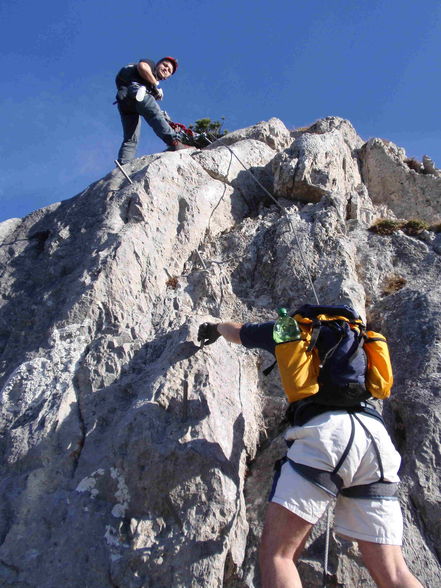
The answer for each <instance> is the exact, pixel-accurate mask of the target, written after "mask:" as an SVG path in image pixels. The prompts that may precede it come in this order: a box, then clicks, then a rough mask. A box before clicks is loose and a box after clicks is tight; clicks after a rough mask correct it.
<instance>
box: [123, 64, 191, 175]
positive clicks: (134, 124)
mask: <svg viewBox="0 0 441 588" xmlns="http://www.w3.org/2000/svg"><path fill="white" fill-rule="evenodd" d="M177 69H178V62H177V60H176V59H175V58H174V57H163V58H162V59H160V60H159V61H158V63H155V62H154V61H152V60H151V59H141V60H140V61H139V62H138V63H136V64H135V63H132V64H130V65H127V66H125V67H123V68H122V69H121V70H120V71H119V72H118V74H117V76H116V79H115V83H116V87H117V89H118V92H117V95H116V102H117V104H118V110H119V114H120V116H121V122H122V126H123V133H124V139H123V142H122V143H121V147H120V149H119V152H118V161H119V163H120V164H121V165H124V164H125V163H127V162H128V161H130V160H132V159H133V158H134V157H135V155H136V149H137V147H138V141H139V137H140V134H141V118H140V117H141V116H142V117H143V118H144V119H145V121H146V122H147V123H148V124H149V125H150V126H151V127H152V129H153V130H154V132H155V133H156V135H157V136H158V137H159V138H160V139H162V140H163V141H164V143H166V144H167V145H168V147H169V149H168V150H169V151H177V150H178V149H186V148H187V145H184V144H183V143H181V142H180V141H179V140H178V136H177V134H176V133H175V131H174V130H173V129H172V128H171V127H170V125H169V124H168V122H167V120H166V119H165V117H164V114H163V112H162V110H161V109H160V108H159V106H158V104H157V101H158V100H162V98H163V96H164V92H163V90H162V88H160V87H159V82H160V81H162V80H167V79H168V78H169V77H171V76H172V75H173V74H174V73H176V70H177Z"/></svg>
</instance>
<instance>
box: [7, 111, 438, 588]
mask: <svg viewBox="0 0 441 588" xmlns="http://www.w3.org/2000/svg"><path fill="white" fill-rule="evenodd" d="M279 123H280V121H278V122H277V121H276V119H271V121H268V123H259V125H256V126H255V127H251V128H250V129H243V130H241V131H237V132H236V135H235V136H234V137H233V141H232V142H231V143H228V145H231V149H232V150H233V151H234V153H236V155H237V156H238V157H239V158H240V160H241V161H243V162H244V163H245V167H246V168H247V169H249V170H251V171H252V172H253V174H254V175H255V177H256V179H258V180H259V182H260V183H261V184H262V185H263V186H264V187H265V188H266V189H270V188H271V186H272V185H273V183H274V185H276V186H279V188H278V191H277V196H278V198H279V200H278V206H277V205H276V204H275V203H274V201H272V200H270V199H269V198H268V196H267V194H266V193H265V191H264V190H263V189H262V187H261V186H260V185H259V184H258V183H257V182H256V181H255V180H254V179H253V178H250V176H249V174H248V172H246V171H244V169H243V167H242V166H241V164H240V163H239V162H238V160H237V159H236V158H235V157H234V156H232V155H231V152H230V151H229V150H228V149H226V148H225V146H222V145H221V144H220V143H217V144H213V146H212V147H210V149H208V150H204V151H196V150H188V151H181V152H176V153H163V154H155V155H151V156H147V157H142V158H139V159H137V160H135V161H133V162H132V163H130V164H128V165H127V166H126V169H127V171H128V173H129V174H130V176H131V178H132V180H133V182H134V183H133V184H132V185H131V184H129V183H128V182H127V180H126V179H125V178H124V177H123V175H122V174H121V173H120V172H119V171H118V170H115V171H113V172H111V173H110V174H108V176H106V177H105V178H103V179H101V180H100V181H98V182H96V183H95V184H93V185H92V186H90V187H89V188H87V189H86V190H85V191H84V192H82V193H81V194H80V195H78V196H76V197H75V198H72V199H70V200H67V201H65V202H61V203H57V204H54V205H52V206H50V207H47V208H45V209H42V210H39V211H36V212H35V213H32V214H31V215H29V216H28V217H25V218H24V219H11V220H10V221H6V223H2V224H1V225H0V236H1V240H0V241H1V242H0V245H1V246H0V267H1V272H2V282H1V298H0V354H1V355H0V369H1V372H0V453H1V460H0V496H1V499H0V584H1V585H2V586H10V587H23V588H24V587H26V588H37V587H38V588H53V587H55V586H62V585H65V586H68V587H78V588H79V587H83V586H88V587H90V588H104V587H106V586H109V587H111V586H120V587H121V588H135V587H142V588H144V587H149V586H151V587H155V588H158V587H159V588H161V587H164V588H168V587H169V586H174V587H175V586H176V587H190V586H191V587H199V586H222V585H223V586H228V587H231V588H233V587H236V588H238V587H241V588H244V587H246V586H248V587H250V588H251V587H256V588H257V586H258V585H259V577H258V571H257V569H256V550H257V545H258V542H259V537H260V533H261V529H262V522H263V516H264V510H265V503H266V496H267V493H268V491H269V488H270V485H271V478H272V464H273V463H274V461H275V459H277V458H278V457H280V456H281V455H283V452H284V443H283V440H282V437H281V433H282V431H283V428H282V425H281V422H280V421H281V415H282V413H283V411H284V407H285V400H284V397H283V393H282V391H281V388H280V383H279V380H278V376H277V374H276V373H275V372H273V374H271V376H270V377H269V378H263V377H262V374H261V366H262V364H263V365H267V364H269V363H270V361H271V358H270V357H269V356H267V355H266V354H265V353H258V352H255V351H247V350H245V349H244V348H242V347H240V346H234V345H230V344H228V343H226V342H225V341H224V340H219V341H217V342H216V343H215V344H214V345H212V346H207V347H205V348H204V349H200V348H199V347H198V345H197V344H196V343H195V341H196V333H197V328H198V325H199V324H200V323H201V322H204V321H205V320H228V319H235V320H239V321H246V320H255V321H258V320H265V319H267V318H269V317H272V316H273V314H274V309H275V308H277V307H278V306H280V305H284V306H288V307H290V308H294V307H296V306H299V305H300V304H302V303H304V302H311V301H313V294H312V290H311V281H312V283H313V285H314V288H315V290H316V292H317V294H318V296H319V298H320V300H321V302H323V303H324V304H327V303H329V304H332V303H338V302H340V303H349V304H352V305H353V306H355V307H356V308H357V309H358V310H359V311H360V312H361V313H362V314H363V315H366V317H367V319H368V320H369V321H371V322H372V324H373V325H374V327H375V328H378V330H381V331H382V332H384V334H385V335H386V336H387V337H388V340H389V343H390V347H391V353H392V358H393V363H394V369H395V382H396V383H395V388H394V394H393V396H392V398H391V400H389V401H385V402H384V411H383V412H384V416H385V418H386V421H387V425H388V427H389V430H390V431H391V434H392V435H393V438H394V439H395V442H396V444H397V446H398V448H399V450H400V452H401V455H402V456H403V469H402V475H403V485H402V490H401V500H402V506H403V511H404V514H405V533H406V542H405V546H404V549H405V554H406V557H407V560H408V562H409V564H410V566H411V568H412V570H413V571H414V572H415V573H416V574H417V575H418V577H419V578H420V579H421V581H422V583H423V584H424V585H426V586H436V585H437V583H438V580H439V557H440V555H441V537H440V525H439V521H440V511H439V504H440V496H439V488H440V480H439V467H437V464H439V462H440V419H439V411H440V394H439V371H440V367H441V365H440V361H441V360H440V357H441V355H440V344H439V341H440V340H441V331H440V329H441V326H440V325H441V321H440V315H441V308H440V306H441V303H440V296H439V288H438V282H439V275H440V270H441V267H440V264H441V261H440V251H441V246H440V244H439V236H438V235H437V236H436V237H433V238H426V239H425V240H422V239H419V238H414V237H409V236H407V235H405V234H404V233H403V232H401V231H399V232H397V233H394V234H393V235H391V236H387V237H382V236H379V235H376V234H374V233H371V232H369V231H368V230H367V228H368V226H369V223H370V222H371V220H372V218H374V217H375V216H377V215H379V214H381V213H382V212H384V211H387V210H389V213H390V214H392V213H391V212H390V211H391V210H393V209H394V208H395V201H394V199H393V198H392V199H390V198H388V197H386V195H384V197H380V196H378V192H377V191H376V185H374V187H372V182H370V181H369V182H368V181H366V174H363V175H362V176H360V174H359V173H358V171H357V161H358V159H357V158H358V157H359V149H360V146H361V140H360V139H359V138H358V137H357V135H356V132H355V131H354V129H353V128H352V126H351V125H350V123H349V122H347V121H343V120H342V119H337V118H335V117H329V118H328V119H324V120H323V121H318V122H317V123H316V124H315V125H314V126H313V128H312V130H311V128H310V129H308V130H307V131H305V132H303V133H301V134H298V135H297V136H296V137H294V139H295V142H294V145H293V146H292V148H289V149H287V148H288V146H289V145H290V144H291V143H290V142H292V140H293V137H291V136H290V135H289V132H288V131H287V130H286V129H285V131H286V132H285V131H284V130H283V128H284V127H283V125H282V123H280V124H279ZM282 127H283V128H282ZM287 133H288V135H289V139H288V135H287ZM231 135H233V133H232V134H231ZM231 135H229V137H230V139H231ZM272 135H274V136H273V137H272ZM271 137H272V138H271ZM331 146H332V151H330V147H331ZM380 147H381V148H380ZM380 147H378V149H380V151H381V150H384V146H380ZM371 148H372V149H374V147H372V146H371V147H369V148H366V150H369V149H371ZM375 149H377V147H375ZM284 150H285V151H284ZM327 153H328V155H326V154H327ZM394 153H395V155H394V156H393V157H392V156H390V157H389V159H390V160H391V161H392V163H393V165H396V166H397V167H399V168H400V169H401V163H400V161H401V159H400V158H401V154H400V152H399V151H397V150H395V151H394ZM370 156H371V155H366V154H364V155H363V156H362V157H363V158H365V159H364V163H363V165H365V166H368V167H369V166H371V164H372V160H370V162H369V161H368V160H369V157H370ZM395 156H396V159H394V157H395ZM294 159H297V160H298V163H296V164H295V165H294V166H293V165H291V163H290V162H292V161H294ZM391 161H389V163H388V164H387V165H391V166H392V163H391ZM343 162H345V164H344V165H343ZM372 165H373V164H372ZM387 165H386V164H385V166H386V167H385V168H384V170H383V173H384V174H386V173H388V172H387V170H388V169H389V168H388V167H387ZM298 166H300V167H298ZM297 167H298V173H299V174H300V175H298V176H297V175H296V174H297V171H296V169H297ZM369 169H371V170H372V169H374V168H373V167H370V168H369ZM273 170H274V171H273ZM289 170H291V171H292V173H293V174H294V177H295V179H294V181H291V180H289V173H290V172H289ZM300 170H301V171H300ZM401 172H402V173H403V175H402V179H403V182H407V183H406V184H405V189H406V190H409V191H411V190H414V189H415V181H414V180H415V178H414V175H413V173H412V172H410V171H409V172H407V171H406V170H404V168H403V169H401V171H400V173H401ZM390 173H391V175H392V176H393V177H395V175H394V174H395V171H394V170H392V171H391V172H390ZM369 177H371V176H369ZM400 177H401V176H400ZM421 177H422V178H423V180H425V181H427V180H431V177H430V176H421ZM334 180H335V182H334ZM434 180H435V179H434V178H432V181H434ZM290 181H291V185H295V184H296V183H297V182H298V181H299V182H300V184H301V185H302V186H309V189H310V192H309V194H310V196H311V197H307V198H306V197H305V198H303V197H300V196H299V194H300V192H301V191H300V190H299V191H297V188H295V189H292V190H290V189H288V186H289V182H290ZM382 181H383V183H387V181H388V180H387V179H386V178H383V180H382ZM391 181H392V180H391ZM427 185H428V186H429V184H427ZM430 185H431V186H434V187H435V188H434V192H433V193H432V192H430V193H429V192H426V196H427V199H426V201H424V200H423V199H422V198H421V199H420V200H419V207H420V212H421V214H420V215H419V216H420V218H422V217H423V216H422V215H423V214H427V215H429V209H430V211H432V214H433V208H432V205H433V203H434V202H436V198H437V196H436V194H437V192H436V189H437V188H436V186H437V184H430ZM427 189H429V188H427ZM371 190H372V191H373V194H372V193H371ZM318 196H320V197H318ZM373 201H374V202H373ZM412 206H413V205H412V204H409V208H404V204H403V208H400V210H402V212H403V214H402V216H403V217H404V218H409V215H410V214H411V213H412V216H413V209H412ZM397 210H398V209H397ZM400 215H401V212H400ZM288 221H289V222H288ZM299 248H301V249H302V253H303V256H301V255H300V251H299ZM324 529H325V522H324V521H321V522H320V524H319V525H317V527H316V528H315V530H314V533H313V535H312V537H311V540H310V542H309V544H308V546H307V550H306V552H305V554H304V557H303V558H302V561H301V563H300V566H299V567H300V573H301V575H302V578H303V580H304V583H305V585H318V584H319V583H320V581H321V569H322V562H323V557H324V553H323V545H324V540H323V533H324ZM330 569H331V572H332V574H333V576H334V579H335V582H337V583H339V585H341V586H345V587H347V588H355V586H359V585H361V584H363V585H364V586H373V582H372V580H370V578H369V576H368V574H367V572H366V570H365V569H364V568H363V567H362V566H361V563H360V557H359V554H358V553H357V551H356V549H355V548H354V546H353V545H352V543H345V542H343V541H341V540H337V539H332V540H331V547H330Z"/></svg>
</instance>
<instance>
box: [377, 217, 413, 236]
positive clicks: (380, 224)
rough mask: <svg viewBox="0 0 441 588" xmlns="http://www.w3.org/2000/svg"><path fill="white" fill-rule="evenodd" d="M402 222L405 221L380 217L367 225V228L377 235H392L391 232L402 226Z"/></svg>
mask: <svg viewBox="0 0 441 588" xmlns="http://www.w3.org/2000/svg"><path fill="white" fill-rule="evenodd" d="M404 222H405V221H399V220H392V219H389V218H382V219H380V220H378V221H377V222H376V223H374V224H373V225H372V226H371V227H369V230H370V231H372V232H373V233H376V234H377V235H392V233H396V232H397V231H399V230H400V229H401V228H402V226H403V225H404Z"/></svg>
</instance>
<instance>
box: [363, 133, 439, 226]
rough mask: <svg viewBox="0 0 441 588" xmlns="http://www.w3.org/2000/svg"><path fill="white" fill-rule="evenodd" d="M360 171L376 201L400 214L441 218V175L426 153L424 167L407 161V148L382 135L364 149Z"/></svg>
mask: <svg viewBox="0 0 441 588" xmlns="http://www.w3.org/2000/svg"><path fill="white" fill-rule="evenodd" d="M360 159H361V171H362V176H363V182H364V183H365V185H366V187H367V189H368V191H369V195H370V197H371V199H372V201H373V202H374V203H375V204H386V205H387V206H388V207H389V208H390V210H391V211H392V212H393V213H394V214H395V215H396V216H397V217H404V218H418V219H422V220H425V221H427V222H429V223H433V222H435V223H438V222H440V220H441V177H440V175H441V174H440V172H439V170H437V169H435V168H434V166H433V162H432V161H431V160H430V163H429V161H428V159H430V158H427V156H426V160H425V165H424V166H423V165H421V171H420V172H418V171H415V170H414V169H411V168H410V167H409V165H408V164H406V158H405V152H404V150H403V149H400V148H399V147H397V146H396V145H394V144H393V143H390V142H388V141H385V140H383V139H370V140H369V141H368V142H367V143H366V144H365V145H364V146H363V148H362V150H361V158H360Z"/></svg>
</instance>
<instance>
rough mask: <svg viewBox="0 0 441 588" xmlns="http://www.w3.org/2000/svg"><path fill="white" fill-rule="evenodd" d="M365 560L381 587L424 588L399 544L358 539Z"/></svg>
mask: <svg viewBox="0 0 441 588" xmlns="http://www.w3.org/2000/svg"><path fill="white" fill-rule="evenodd" d="M358 546H359V548H360V551H361V555H362V556H363V561H364V563H365V565H366V567H367V569H368V570H369V573H370V575H371V576H372V578H373V579H374V581H375V583H376V584H377V586H378V587H379V588H423V586H422V584H421V583H420V582H419V581H418V580H417V579H416V578H415V576H414V575H413V574H412V573H411V572H410V570H409V568H408V567H407V565H406V562H405V561H404V558H403V553H402V551H401V547H400V546H399V545H381V544H379V543H370V542H369V541H358Z"/></svg>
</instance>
